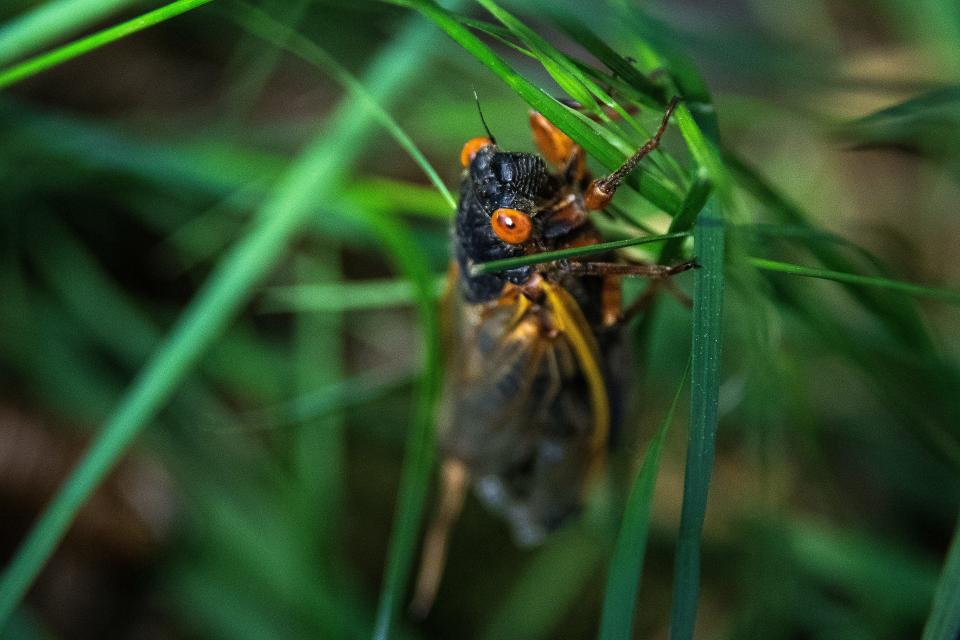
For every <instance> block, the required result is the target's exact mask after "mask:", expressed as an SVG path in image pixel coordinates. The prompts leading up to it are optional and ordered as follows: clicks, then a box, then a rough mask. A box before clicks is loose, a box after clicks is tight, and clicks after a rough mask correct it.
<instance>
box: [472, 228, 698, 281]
mask: <svg viewBox="0 0 960 640" xmlns="http://www.w3.org/2000/svg"><path fill="white" fill-rule="evenodd" d="M689 235H690V232H689V231H678V232H676V233H664V234H662V235H659V236H639V237H637V238H627V239H626V240H614V241H612V242H601V243H600V244H591V245H589V246H586V247H574V248H572V249H557V250H556V251H544V252H542V253H534V254H531V255H529V256H520V257H517V258H504V259H502V260H491V261H490V262H483V263H481V264H476V265H473V267H471V269H470V272H471V274H472V275H479V274H482V273H496V272H497V271H504V270H506V269H513V268H515V267H524V266H526V265H529V264H540V263H543V262H553V261H555V260H563V259H565V258H578V257H580V256H589V255H593V254H595V253H603V252H605V251H613V250H615V249H626V248H627V247H635V246H637V245H640V244H648V243H651V242H661V241H663V240H671V239H674V238H685V237H687V236H689Z"/></svg>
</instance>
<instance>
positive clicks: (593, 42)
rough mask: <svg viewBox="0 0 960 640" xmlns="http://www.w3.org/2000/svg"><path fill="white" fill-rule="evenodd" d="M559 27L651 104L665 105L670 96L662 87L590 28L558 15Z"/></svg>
mask: <svg viewBox="0 0 960 640" xmlns="http://www.w3.org/2000/svg"><path fill="white" fill-rule="evenodd" d="M556 20H557V22H558V24H559V25H560V28H561V29H563V31H564V32H565V33H566V34H567V35H569V36H570V37H571V38H573V39H574V40H576V41H577V42H578V43H579V44H580V46H582V47H583V48H584V49H586V50H587V51H589V52H590V53H592V54H593V55H594V56H596V57H597V60H599V61H600V62H602V63H603V64H605V65H606V66H607V68H609V69H610V70H611V71H613V72H614V73H616V74H617V76H619V77H620V78H621V79H623V80H624V81H625V82H627V83H628V84H629V85H630V86H632V87H633V88H634V89H636V90H637V91H639V92H640V93H641V94H644V95H646V96H647V98H648V99H649V100H650V103H651V106H653V105H657V106H660V107H664V106H666V104H667V102H668V101H669V100H670V96H668V95H667V92H666V91H665V90H664V88H663V87H661V86H659V85H656V84H654V83H653V82H652V81H651V80H650V79H649V78H647V77H646V76H645V75H643V74H642V73H640V72H639V71H637V69H636V68H635V67H634V66H633V65H632V64H630V63H629V62H628V61H627V60H626V59H625V58H624V57H623V56H621V55H620V54H619V53H617V52H616V51H615V50H614V49H613V48H611V47H610V45H608V44H607V43H606V42H604V41H603V40H602V39H600V38H599V37H598V36H597V34H595V33H594V32H593V31H591V30H590V29H587V28H586V27H584V25H583V23H581V22H578V21H572V20H570V19H569V18H567V17H563V16H558V17H557V18H556Z"/></svg>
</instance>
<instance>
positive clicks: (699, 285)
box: [670, 198, 724, 640]
mask: <svg viewBox="0 0 960 640" xmlns="http://www.w3.org/2000/svg"><path fill="white" fill-rule="evenodd" d="M694 247H695V252H696V255H697V261H698V262H699V263H700V265H701V266H702V268H701V269H698V270H697V271H696V275H695V277H694V285H693V287H694V288H693V359H692V363H691V366H692V368H693V372H692V375H691V391H690V433H689V435H688V441H687V465H686V469H685V472H684V481H683V509H682V511H681V515H680V533H679V537H678V540H677V556H676V564H675V569H674V578H673V609H672V614H671V626H670V637H671V638H672V639H673V640H690V639H691V638H693V628H694V624H695V622H696V616H697V600H698V598H699V591H700V584H699V582H700V535H701V533H702V531H703V520H704V516H705V514H706V510H707V494H708V492H709V489H710V475H711V472H712V471H713V455H714V439H715V437H716V432H717V419H718V415H717V412H718V400H719V395H720V351H721V349H720V346H721V329H722V327H721V325H722V317H723V284H724V274H723V255H724V222H723V219H722V218H721V217H720V212H719V211H718V206H717V202H716V198H712V199H711V200H710V201H709V202H707V206H706V207H705V208H704V210H703V211H702V212H701V213H700V217H699V219H698V220H697V225H696V228H695V229H694Z"/></svg>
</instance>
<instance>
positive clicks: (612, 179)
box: [583, 98, 679, 209]
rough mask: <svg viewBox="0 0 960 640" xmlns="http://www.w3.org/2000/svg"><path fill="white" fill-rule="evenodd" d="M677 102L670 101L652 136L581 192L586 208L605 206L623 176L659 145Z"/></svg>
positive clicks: (676, 99)
mask: <svg viewBox="0 0 960 640" xmlns="http://www.w3.org/2000/svg"><path fill="white" fill-rule="evenodd" d="M678 103H679V99H678V98H674V99H673V100H671V101H670V104H669V105H667V110H666V112H665V113H664V114H663V119H662V120H661V121H660V126H659V127H658V128H657V131H656V133H654V134H653V137H652V138H650V139H649V140H647V142H646V143H644V145H643V146H642V147H640V148H639V149H638V150H637V152H636V153H634V154H633V155H632V156H630V157H629V158H627V159H626V161H625V162H624V163H623V164H622V165H620V168H619V169H617V170H616V171H614V172H613V173H611V174H610V175H609V176H607V177H606V178H597V179H596V180H594V181H593V182H591V183H590V186H589V187H587V190H586V192H584V194H583V201H584V204H585V205H586V207H587V209H602V208H604V207H605V206H607V203H609V202H610V200H612V199H613V194H614V193H616V191H617V187H619V186H620V183H621V182H623V180H624V178H626V177H627V176H628V175H630V173H631V172H632V171H633V170H634V169H636V168H637V165H638V164H639V163H640V161H641V160H643V159H644V157H646V156H647V154H649V153H650V152H651V151H653V150H654V149H656V148H657V147H659V146H660V138H662V137H663V134H664V132H665V131H666V130H667V123H668V122H670V116H671V115H673V111H674V109H676V108H677V104H678Z"/></svg>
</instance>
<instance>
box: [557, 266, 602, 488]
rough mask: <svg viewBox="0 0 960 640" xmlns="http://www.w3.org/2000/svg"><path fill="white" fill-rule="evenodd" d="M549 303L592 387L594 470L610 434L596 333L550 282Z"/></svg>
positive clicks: (573, 302)
mask: <svg viewBox="0 0 960 640" xmlns="http://www.w3.org/2000/svg"><path fill="white" fill-rule="evenodd" d="M541 286H542V288H543V292H544V294H545V295H546V296H547V301H548V302H549V303H550V307H551V310H552V311H553V316H554V321H555V322H556V324H557V329H558V330H559V331H561V332H562V333H563V334H564V335H565V336H566V338H567V340H568V341H569V342H570V346H571V347H573V352H574V354H575V355H576V357H577V360H578V361H579V362H580V366H581V368H582V369H583V374H584V376H585V377H586V379H587V386H588V387H589V388H590V403H591V405H592V408H593V433H592V434H591V437H590V446H591V448H592V449H593V451H594V454H595V458H594V468H591V470H590V475H593V473H594V472H595V471H597V469H596V468H595V466H596V464H597V463H598V462H602V460H603V457H602V456H600V455H597V454H601V453H602V452H603V447H604V446H605V445H606V442H607V436H608V434H609V431H610V400H609V398H608V397H607V388H606V386H605V385H604V383H603V373H602V372H601V370H600V349H599V348H598V347H597V342H596V340H594V337H593V332H592V331H591V330H590V326H589V325H588V324H587V319H586V318H584V317H583V312H581V311H580V307H579V306H578V305H577V302H576V300H574V299H573V296H571V295H570V294H569V293H568V292H567V290H566V289H564V288H563V287H559V286H557V285H555V284H552V283H549V282H543V284H542V285H541Z"/></svg>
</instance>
